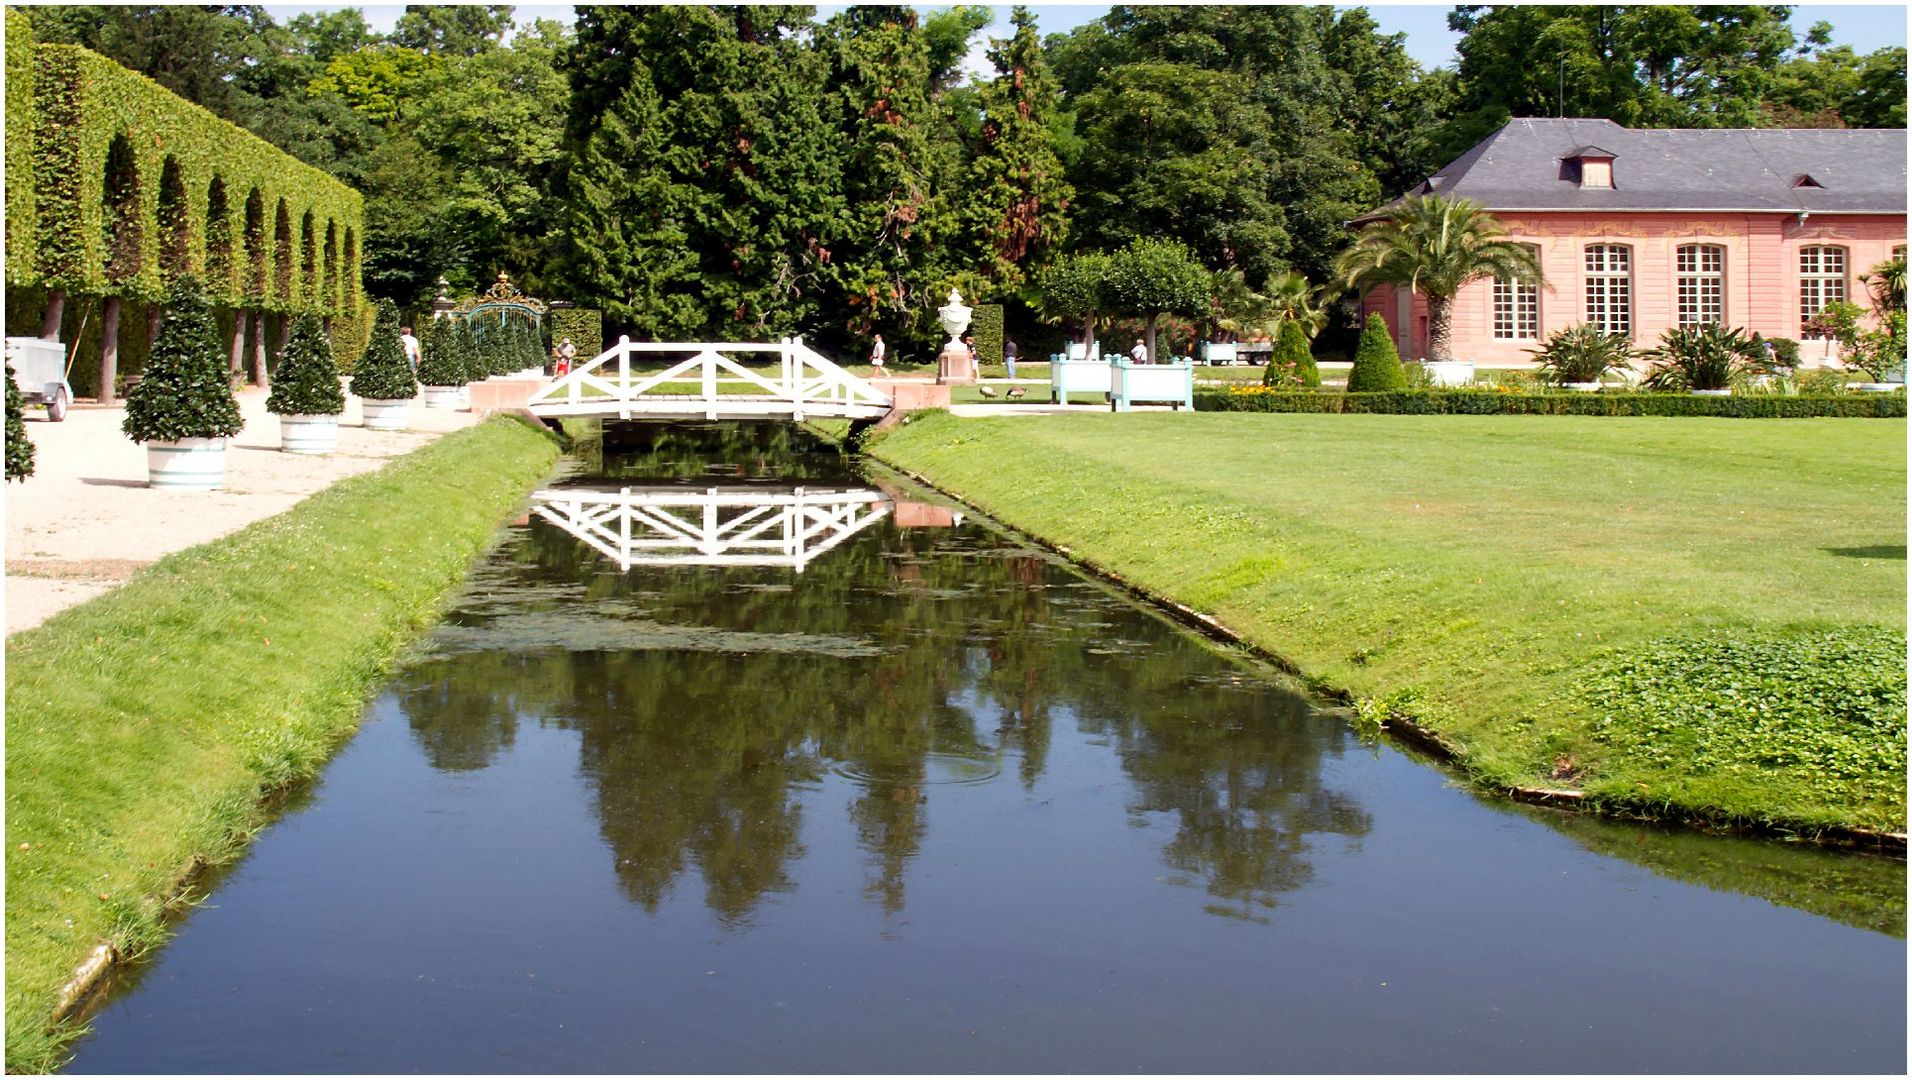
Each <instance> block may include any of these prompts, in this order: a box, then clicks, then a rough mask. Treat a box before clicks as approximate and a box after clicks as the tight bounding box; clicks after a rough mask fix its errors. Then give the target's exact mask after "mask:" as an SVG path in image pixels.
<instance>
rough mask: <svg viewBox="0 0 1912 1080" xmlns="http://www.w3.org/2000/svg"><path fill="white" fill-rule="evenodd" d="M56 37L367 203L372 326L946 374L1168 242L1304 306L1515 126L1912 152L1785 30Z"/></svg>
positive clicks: (91, 22) (46, 30) (613, 16)
mask: <svg viewBox="0 0 1912 1080" xmlns="http://www.w3.org/2000/svg"><path fill="white" fill-rule="evenodd" d="M25 10H26V11H27V12H28V14H29V16H30V18H31V20H32V23H33V27H34V31H35V33H36V34H37V35H38V36H39V37H40V38H41V39H42V40H46V41H53V42H65V43H73V44H80V45H85V46H87V47H89V48H92V49H94V50H95V51H98V52H100V53H102V54H104V55H106V56H108V57H109V58H111V59H113V60H116V61H118V62H120V63H122V64H124V65H126V66H128V67H130V68H132V69H134V70H136V71H139V72H141V73H143V74H146V75H148V76H150V77H152V78H153V79H155V80H157V81H158V82H159V83H160V84H161V85H163V86H166V87H167V88H169V89H171V90H173V91H174V92H175V93H178V94H180V95H181V96H183V97H186V98H187V99H189V100H192V101H195V102H197V103H199V104H201V105H203V106H205V107H206V108H208V109H210V110H211V111H213V112H214V113H216V114H217V115H219V116H222V117H224V118H226V119H228V120H231V121H233V122H234V123H236V124H239V125H240V126H242V127H245V128H247V129H249V130H252V131H254V132H256V133H257V134H259V135H261V136H262V137H264V138H266V139H268V140H269V141H271V142H273V143H274V144H275V145H278V146H281V147H283V148H284V149H286V150H287V151H288V152H289V153H291V154H293V155H294V156H296V157H298V158H300V159H301V160H304V161H306V162H309V163H311V164H313V165H316V166H318V167H320V168H323V169H325V170H327V171H329V172H331V173H333V174H334V175H336V176H338V177H339V178H340V179H342V180H344V181H345V182H346V183H349V184H351V185H353V186H354V187H357V188H358V189H359V190H360V191H362V192H363V193H364V194H365V196H366V204H365V235H364V236H363V237H362V238H360V239H361V241H362V249H363V265H364V280H365V284H366V288H367V291H368V292H369V294H370V295H371V296H373V297H374V298H382V299H390V300H393V301H395V302H397V303H399V304H400V305H402V306H406V307H411V308H417V307H420V306H422V305H423V304H424V303H425V302H426V301H427V300H428V299H429V298H430V296H431V295H432V292H433V282H434V281H435V280H436V279H437V278H438V277H439V276H440V275H443V276H445V277H446V278H447V279H448V280H449V281H450V282H451V283H452V285H453V288H454V290H455V291H461V292H462V291H467V290H471V289H475V288H476V287H478V286H479V285H480V284H481V283H484V282H489V281H491V280H492V279H493V278H494V276H495V275H496V274H497V273H498V272H499V271H504V272H507V273H509V274H510V275H511V276H512V278H513V280H515V281H517V282H519V283H520V284H521V285H522V286H524V287H525V288H526V289H527V290H528V291H530V292H531V293H533V294H534V295H542V296H549V297H553V298H563V299H569V300H573V301H575V302H577V303H578V304H579V305H580V306H582V307H590V308H597V309H601V310H603V311H604V312H605V313H606V315H607V318H608V319H609V320H610V324H611V325H609V326H608V327H607V330H608V331H609V332H610V333H611V334H613V335H615V334H617V333H621V332H622V333H631V334H633V335H634V336H647V335H649V336H660V337H661V336H696V337H720V338H732V337H744V338H768V337H774V336H777V335H780V334H786V333H801V334H805V335H808V336H809V337H810V338H811V339H812V340H813V341H814V342H815V343H817V344H819V345H820V346H822V347H824V348H825V349H826V350H830V349H835V350H838V351H842V350H846V349H852V348H854V349H856V350H857V351H861V348H862V347H864V344H863V343H864V342H866V341H867V338H868V336H869V335H870V334H871V333H874V332H881V333H883V334H884V336H885V338H886V339H887V340H888V341H890V342H891V348H892V355H893V356H895V357H896V358H897V359H898V360H902V361H904V362H907V361H908V360H909V359H911V358H912V357H915V356H918V355H919V354H920V356H921V358H922V359H927V358H928V356H929V355H932V354H933V352H934V348H935V344H936V343H937V341H939V340H940V335H939V334H938V333H937V331H936V327H935V318H934V314H933V311H934V309H935V308H936V307H937V306H938V305H939V304H941V302H942V300H943V297H944V296H945V295H946V294H947V291H948V289H949V288H950V287H951V286H952V285H955V286H958V287H960V288H961V289H962V291H963V293H964V295H965V297H967V298H968V299H970V300H971V301H972V302H1001V303H1004V304H1006V305H1007V310H1008V318H1009V325H1010V327H1011V331H1012V333H1026V332H1027V331H1028V330H1029V329H1030V325H1029V324H1030V322H1031V320H1032V319H1033V318H1034V317H1035V316H1036V315H1038V314H1041V315H1043V316H1045V317H1047V318H1050V319H1053V320H1060V321H1066V322H1067V323H1069V324H1070V325H1072V326H1074V325H1081V324H1082V323H1083V322H1084V320H1088V319H1091V318H1092V316H1093V314H1094V313H1096V312H1097V311H1102V313H1104V314H1106V313H1107V311H1103V310H1102V305H1103V304H1104V302H1105V300H1106V297H1097V296H1095V295H1094V293H1095V289H1088V290H1087V291H1084V289H1081V288H1075V286H1078V285H1081V284H1082V283H1083V281H1084V280H1087V279H1086V278H1083V276H1082V275H1081V274H1072V273H1071V272H1069V271H1070V270H1071V269H1075V270H1086V269H1094V268H1095V267H1096V265H1097V264H1096V263H1095V260H1094V256H1096V255H1097V254H1098V253H1101V254H1112V253H1115V252H1118V251H1121V250H1123V249H1124V248H1126V247H1127V246H1128V245H1130V244H1131V243H1132V242H1135V241H1138V240H1150V241H1154V240H1166V241H1175V242H1179V243H1181V244H1184V245H1186V246H1187V248H1188V250H1189V251H1190V252H1191V253H1192V257H1193V259H1194V260H1196V262H1197V263H1199V265H1200V266H1201V267H1202V268H1204V269H1205V270H1206V271H1208V272H1209V273H1210V275H1211V276H1210V281H1211V284H1212V283H1213V282H1218V281H1238V282H1241V283H1242V288H1243V289H1247V288H1248V283H1263V282H1268V281H1269V280H1270V279H1271V277H1273V276H1274V275H1277V274H1299V275H1301V278H1283V279H1281V280H1283V281H1287V282H1289V283H1290V285H1293V286H1294V287H1295V288H1298V289H1300V290H1301V294H1303V295H1305V294H1306V292H1307V289H1308V287H1309V286H1311V285H1316V284H1319V283H1322V282H1325V281H1327V280H1329V279H1330V278H1331V277H1332V276H1333V271H1334V267H1335V263H1336V260H1337V259H1338V258H1339V257H1340V255H1341V254H1342V252H1344V251H1345V250H1346V249H1348V248H1349V247H1350V246H1351V245H1352V243H1353V241H1354V234H1353V233H1352V232H1351V231H1350V230H1349V229H1348V227H1347V222H1349V221H1350V220H1351V219H1354V218H1357V217H1359V216H1361V215H1362V214H1365V213H1368V212H1370V211H1372V210H1374V209H1375V208H1376V207H1378V206H1379V205H1381V204H1382V203H1383V202H1385V201H1386V200H1387V199H1388V198H1390V197H1392V196H1395V195H1398V194H1401V193H1403V192H1406V191H1409V190H1412V189H1413V187H1414V186H1415V185H1416V184H1417V183H1418V182H1419V181H1420V180H1421V179H1422V178H1424V177H1426V176H1428V175H1429V174H1431V173H1432V172H1434V171H1435V170H1437V169H1438V168H1440V167H1441V166H1442V165H1444V164H1445V163H1446V162H1447V161H1449V160H1451V159H1452V158H1453V157H1455V156H1457V155H1458V154H1459V153H1461V152H1462V151H1464V150H1466V149H1467V148H1468V147H1469V146H1471V145H1472V144H1473V143H1475V142H1476V141H1478V140H1479V139H1480V138H1482V137H1483V136H1485V135H1486V134H1488V133H1489V132H1490V131H1492V130H1493V129H1494V128H1495V127H1496V126H1498V125H1499V124H1501V123H1504V122H1505V121H1506V120H1507V119H1508V118H1509V117H1512V116H1548V115H1555V114H1556V113H1564V114H1565V115H1569V116H1605V117H1610V118H1612V119H1614V120H1616V121H1618V122H1620V123H1622V124H1627V125H1632V126H1691V127H1712V126H1733V125H1749V126H1903V125H1904V124H1905V110H1906V95H1905V88H1906V82H1905V50H1904V49H1903V48H1901V47H1896V46H1895V47H1885V48H1880V49H1877V50H1875V51H1872V52H1869V53H1861V52H1858V51H1855V50H1854V49H1852V48H1851V47H1848V46H1834V45H1832V44H1831V42H1832V39H1833V31H1832V28H1831V27H1829V26H1826V25H1825V24H1820V25H1818V26H1815V27H1814V28H1813V29H1812V30H1811V31H1809V32H1808V33H1806V34H1805V35H1803V37H1801V36H1796V35H1795V34H1794V32H1793V31H1792V29H1791V28H1790V26H1789V25H1788V19H1789V17H1790V15H1791V10H1792V9H1790V8H1787V7H1783V6H1770V5H1684V6H1643V5H1641V6H1626V5H1621V6H1608V7H1601V6H1592V5H1566V6H1552V7H1542V6H1531V5H1523V6H1471V5H1470V6H1461V7H1458V8H1456V9H1454V11H1453V12H1452V14H1451V15H1450V16H1449V20H1450V25H1451V26H1453V28H1454V29H1456V30H1458V31H1459V32H1460V33H1461V35H1462V37H1461V40H1460V42H1459V45H1458V53H1459V62H1458V64H1457V66H1456V68H1455V69H1454V70H1436V71H1426V70H1423V69H1422V68H1421V67H1420V65H1419V64H1417V63H1416V62H1415V61H1414V60H1413V59H1411V58H1410V57H1409V56H1408V54H1407V52H1406V49H1405V46H1404V40H1403V35H1399V34H1393V35H1389V34H1383V33H1381V32H1380V30H1379V27H1378V25H1377V24H1376V23H1375V21H1374V19H1373V18H1372V17H1371V16H1370V15H1369V13H1368V12H1367V11H1366V10H1365V9H1363V8H1358V7H1355V8H1344V9H1336V8H1332V7H1328V6H1325V5H1319V6H1312V7H1284V6H1218V5H1198V6H1183V7H1168V6H1160V7H1158V6H1134V7H1131V6H1115V7H1112V8H1110V9H1109V10H1108V12H1107V14H1106V15H1104V16H1102V17H1101V18H1097V19H1094V20H1092V21H1090V22H1088V23H1085V24H1083V25H1082V26H1080V27H1078V28H1076V29H1074V30H1072V31H1071V32H1069V33H1067V34H1052V35H1050V36H1049V37H1048V38H1047V39H1046V40H1044V39H1039V38H1038V35H1037V33H1036V25H1035V20H1034V18H1033V16H1032V15H1031V14H1030V12H1029V11H1028V10H1025V9H1022V8H1017V9H1016V10H1015V12H1014V15H1013V17H1012V20H1011V23H1012V29H1011V33H1010V35H1009V36H1008V37H1006V38H1001V39H995V40H991V41H986V42H979V40H978V35H979V34H981V33H982V32H983V28H984V27H985V26H987V25H988V23H989V17H990V16H989V9H988V8H987V7H984V6H980V5H965V4H958V5H952V6H949V7H944V8H938V9H927V8H925V9H915V8H911V7H906V6H893V5H864V6H853V7H848V8H845V9H842V10H841V11H839V12H837V13H836V14H834V15H832V16H831V17H830V18H828V19H827V20H819V19H817V18H816V13H815V10H814V9H812V8H807V7H785V6H751V5H723V6H672V7H624V6H619V5H604V6H590V5H586V6H580V7H578V8H577V9H576V15H575V21H574V25H573V26H572V27H566V26H564V25H561V24H559V23H556V22H549V21H534V22H530V23H521V22H519V21H518V20H517V19H516V18H515V12H514V9H513V8H512V7H510V6H507V5H464V6H433V5H413V6H409V7H407V8H406V9H405V11H404V13H403V14H402V15H400V16H399V18H398V20H397V22H396V24H395V26H394V28H393V30H392V32H391V33H389V34H382V33H379V32H378V31H376V30H374V29H373V28H372V26H371V25H370V24H369V23H368V22H367V20H366V18H365V16H364V14H363V12H361V11H360V10H359V9H355V8H347V9H342V10H336V11H329V12H320V13H313V12H307V13H302V14H299V15H296V16H294V17H292V18H290V19H288V20H286V21H284V22H277V21H275V20H274V19H273V17H272V16H271V15H270V14H269V13H268V12H267V11H266V9H265V8H263V7H258V6H247V5H230V6H192V7H187V6H170V5H143V6H139V5H135V6H74V7H55V6H44V5H42V6H34V7H30V8H27V9H25ZM978 44H981V45H983V46H985V50H986V56H987V59H988V67H987V68H985V69H984V70H982V71H976V70H974V69H973V68H972V67H971V65H972V63H973V60H972V57H973V56H975V55H976V51H975V47H976V46H977V45H978ZM1065 256H1067V257H1070V258H1071V259H1074V260H1075V261H1074V262H1073V263H1071V264H1069V265H1068V266H1064V267H1063V268H1062V269H1061V270H1059V271H1058V272H1057V273H1055V274H1046V273H1045V271H1046V268H1048V267H1051V266H1052V265H1055V264H1056V263H1057V260H1059V259H1063V258H1064V257H1065ZM1103 270H1106V267H1103ZM1101 272H1102V271H1101V270H1098V271H1097V273H1101ZM1228 274H1234V275H1236V276H1234V277H1228V276H1226V275H1228ZM1303 279H1305V280H1303ZM1097 280H1098V281H1099V280H1100V279H1099V278H1098V279H1097ZM1045 282H1046V283H1049V284H1053V285H1056V286H1057V287H1063V286H1065V285H1066V286H1067V288H1066V289H1065V290H1064V291H1065V292H1067V293H1068V295H1067V296H1060V297H1059V296H1050V295H1046V290H1045V288H1044V283H1045ZM1097 287H1098V288H1099V286H1097ZM1085 305H1086V306H1085ZM1236 306H1239V305H1236ZM1221 314H1222V313H1221V312H1219V311H1218V310H1216V309H1215V308H1214V306H1213V304H1211V305H1210V306H1209V307H1208V308H1205V309H1204V310H1203V311H1202V312H1201V313H1200V317H1203V318H1207V319H1213V318H1216V317H1219V316H1220V315H1221ZM1334 318H1335V319H1337V320H1339V323H1338V325H1339V326H1341V327H1342V328H1343V331H1342V332H1344V333H1351V324H1350V323H1349V322H1348V319H1349V316H1348V315H1347V313H1346V312H1345V310H1340V309H1337V310H1336V311H1335V313H1334Z"/></svg>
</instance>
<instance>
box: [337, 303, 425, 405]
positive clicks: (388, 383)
mask: <svg viewBox="0 0 1912 1080" xmlns="http://www.w3.org/2000/svg"><path fill="white" fill-rule="evenodd" d="M352 393H353V394H355V395H357V397H358V399H359V404H360V407H361V408H362V409H364V412H365V426H366V427H367V428H369V429H370V430H372V431H404V430H405V408H406V406H408V405H410V404H411V403H412V397H413V395H415V394H417V393H418V377H417V376H416V375H415V374H414V373H413V372H412V364H411V361H409V360H407V359H405V345H404V343H403V342H401V341H400V340H399V339H398V308H397V307H395V306H393V304H392V302H391V301H390V300H380V301H379V302H378V314H377V315H376V316H374V317H373V319H372V340H371V341H369V342H367V343H366V345H365V355H363V356H361V357H359V361H358V363H357V364H355V365H353V367H352Z"/></svg>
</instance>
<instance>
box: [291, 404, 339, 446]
mask: <svg viewBox="0 0 1912 1080" xmlns="http://www.w3.org/2000/svg"><path fill="white" fill-rule="evenodd" d="M338 448H339V414H338V413H323V414H316V413H292V414H290V415H287V416H281V417H279V449H281V450H283V451H285V452H286V453H288V454H329V453H331V452H332V451H334V450H337V449H338Z"/></svg>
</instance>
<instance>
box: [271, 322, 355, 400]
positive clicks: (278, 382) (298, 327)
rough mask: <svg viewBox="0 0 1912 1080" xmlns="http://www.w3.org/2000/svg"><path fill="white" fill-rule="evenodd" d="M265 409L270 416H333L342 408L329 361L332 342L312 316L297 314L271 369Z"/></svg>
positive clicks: (334, 371) (342, 393) (336, 371)
mask: <svg viewBox="0 0 1912 1080" xmlns="http://www.w3.org/2000/svg"><path fill="white" fill-rule="evenodd" d="M266 411H267V412H269V413H272V414H273V415H274V416H336V415H337V414H339V413H342V412H344V411H345V391H344V390H342V389H340V388H339V369H338V368H337V367H336V366H334V365H333V363H332V344H331V342H329V341H327V340H326V337H325V327H324V324H322V323H321V322H320V321H319V320H318V318H317V317H316V316H313V315H301V316H300V317H299V319H298V321H296V322H294V323H293V324H292V337H291V340H289V341H287V342H286V346H285V351H284V352H281V353H280V354H279V365H278V367H276V368H275V369H273V372H272V393H271V394H270V395H268V396H267V397H266Z"/></svg>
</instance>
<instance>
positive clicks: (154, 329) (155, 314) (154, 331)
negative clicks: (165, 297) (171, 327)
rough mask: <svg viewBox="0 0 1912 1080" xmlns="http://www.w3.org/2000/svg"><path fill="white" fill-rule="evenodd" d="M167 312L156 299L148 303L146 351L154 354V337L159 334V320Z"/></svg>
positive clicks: (148, 353)
mask: <svg viewBox="0 0 1912 1080" xmlns="http://www.w3.org/2000/svg"><path fill="white" fill-rule="evenodd" d="M165 314H166V309H165V308H164V307H163V306H161V305H160V302H159V301H157V300H154V301H152V302H150V303H148V304H147V305H146V353H147V355H149V356H150V355H152V351H153V339H154V338H156V337H158V336H159V320H160V317H161V316H163V315H165Z"/></svg>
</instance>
